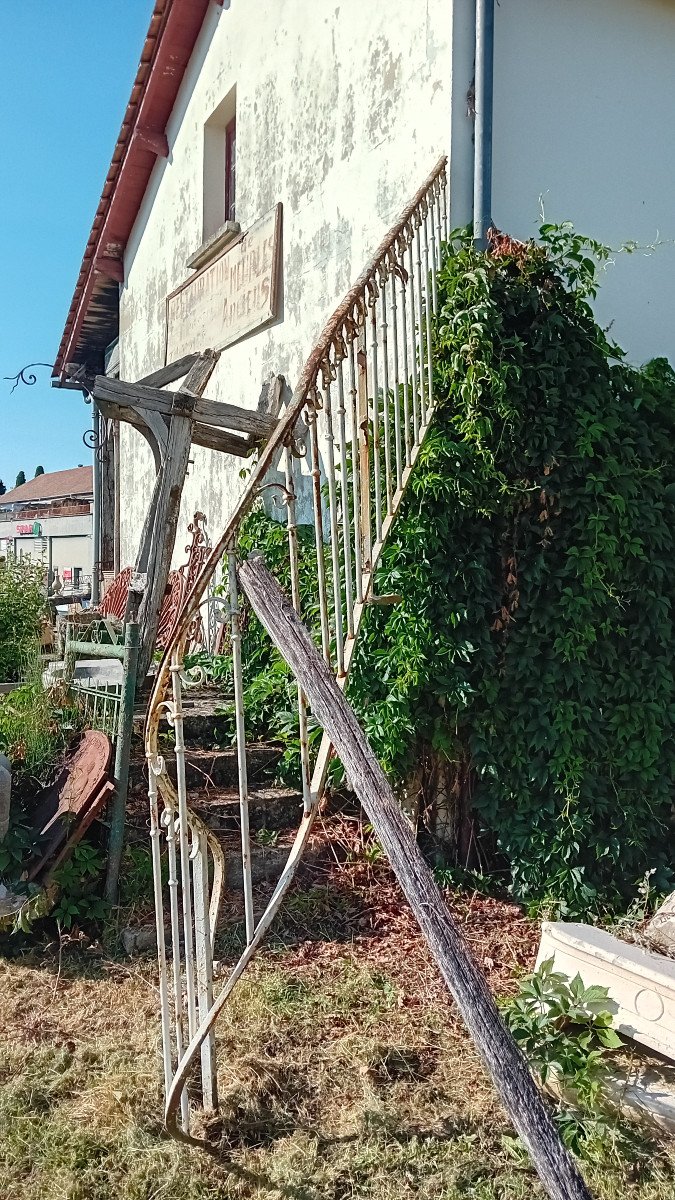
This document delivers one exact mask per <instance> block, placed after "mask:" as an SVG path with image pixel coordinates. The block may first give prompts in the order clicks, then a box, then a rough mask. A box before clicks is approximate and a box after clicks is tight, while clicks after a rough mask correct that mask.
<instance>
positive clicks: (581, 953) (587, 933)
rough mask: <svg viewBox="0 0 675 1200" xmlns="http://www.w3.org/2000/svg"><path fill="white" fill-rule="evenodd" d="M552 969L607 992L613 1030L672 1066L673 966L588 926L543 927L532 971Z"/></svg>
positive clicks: (674, 1020) (674, 1030) (674, 1053)
mask: <svg viewBox="0 0 675 1200" xmlns="http://www.w3.org/2000/svg"><path fill="white" fill-rule="evenodd" d="M548 958H553V959H554V961H555V969H556V970H557V971H562V972H564V974H565V975H568V976H569V977H570V978H572V977H573V976H574V975H576V974H577V973H578V974H579V975H580V976H581V978H582V980H583V982H584V984H585V985H586V987H588V986H589V985H590V984H599V985H600V986H601V987H606V988H607V989H608V991H609V996H610V1000H611V1004H609V1005H608V1007H609V1009H610V1011H611V1012H612V1013H613V1016H614V1026H615V1028H616V1029H617V1030H618V1031H619V1033H622V1034H624V1035H625V1036H626V1037H630V1038H633V1039H634V1040H635V1041H636V1042H641V1043H642V1044H643V1045H645V1046H649V1047H650V1049H652V1050H656V1051H657V1052H658V1053H659V1054H663V1055H664V1056H665V1057H666V1058H668V1059H670V1060H671V1061H675V961H673V960H672V959H669V958H664V956H663V955H662V954H654V953H652V952H650V951H649V950H643V949H642V947H641V946H633V945H629V944H628V943H626V942H621V941H619V939H618V938H615V937H613V936H612V935H611V934H609V933H606V932H605V931H604V930H602V929H596V928H595V927H594V926H593V925H581V924H566V923H565V922H563V921H545V922H544V924H543V927H542V935H541V943H540V946H539V953H538V955H537V966H540V965H541V963H542V962H544V961H545V960H546V959H548Z"/></svg>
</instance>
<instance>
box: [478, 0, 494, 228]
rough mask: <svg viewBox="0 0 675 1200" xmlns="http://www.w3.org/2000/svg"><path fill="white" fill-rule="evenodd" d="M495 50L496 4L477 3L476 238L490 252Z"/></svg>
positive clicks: (483, 0)
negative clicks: (488, 239) (489, 230)
mask: <svg viewBox="0 0 675 1200" xmlns="http://www.w3.org/2000/svg"><path fill="white" fill-rule="evenodd" d="M494 49H495V4H494V0H476V84H475V88H476V101H475V104H476V123H475V129H474V173H473V238H474V244H475V246H476V248H477V249H478V250H486V249H487V232H488V229H489V228H490V226H491V224H492V111H493V94H494V86H493V78H494Z"/></svg>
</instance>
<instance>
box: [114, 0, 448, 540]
mask: <svg viewBox="0 0 675 1200" xmlns="http://www.w3.org/2000/svg"><path fill="white" fill-rule="evenodd" d="M426 10H427V12H426V14H425V13H424V10H422V19H421V20H420V12H419V6H417V5H410V4H409V3H407V2H406V3H403V0H391V2H390V3H389V4H387V5H386V6H385V5H364V4H363V3H362V0H342V2H341V3H340V4H336V5H334V6H333V7H331V8H326V7H325V6H324V5H319V4H316V2H315V0H294V3H293V4H285V5H279V4H278V3H276V2H275V0H246V3H243V2H242V0H236V2H235V3H233V4H232V5H231V6H230V7H229V8H227V9H219V10H218V12H217V14H216V13H215V10H214V12H212V14H211V16H210V18H209V19H208V20H207V22H206V23H205V27H204V30H203V33H202V38H201V41H200V43H199V44H198V46H197V47H196V50H195V54H194V55H193V60H192V63H191V66H190V68H189V69H188V73H187V75H186V78H185V80H184V83H183V88H182V90H181V93H180V94H179V98H178V101H177V104H176V107H175V110H174V114H173V116H172V118H171V121H170V122H169V128H168V130H167V136H168V139H169V145H170V156H169V158H168V160H163V161H162V162H158V164H157V166H156V168H155V172H154V174H153V178H152V179H151V183H150V187H149V189H148V194H147V196H146V200H145V202H144V205H143V208H142V211H141V213H140V215H139V219H138V221H137V223H136V227H135V229H134V231H133V234H132V237H131V239H130V243H129V246H128V248H127V255H126V258H125V267H126V271H127V278H126V283H125V286H124V288H123V290H122V296H121V314H120V329H121V333H120V358H121V374H122V377H123V378H127V379H138V378H139V377H141V376H142V375H144V374H147V373H148V372H150V371H152V370H154V369H155V368H156V367H158V366H160V365H161V364H162V363H163V361H164V345H165V336H166V328H165V300H166V295H167V293H169V292H171V291H173V290H174V289H175V288H176V287H177V286H179V285H180V284H181V283H183V282H184V281H185V279H186V278H188V276H189V274H190V272H189V271H188V269H187V266H186V262H187V259H188V258H189V257H190V255H191V254H193V253H194V251H195V250H197V248H198V247H199V245H200V242H201V230H202V186H203V183H202V181H203V169H204V164H203V153H204V137H203V127H204V124H205V122H206V121H207V120H208V118H209V117H210V116H211V114H212V113H213V112H214V111H215V109H216V108H217V107H218V105H219V104H220V103H221V101H222V100H223V98H224V97H225V96H226V95H227V94H228V93H229V92H230V90H231V89H232V88H233V87H235V86H236V89H237V206H236V207H237V212H236V216H237V220H238V221H239V222H240V223H241V225H242V228H244V229H246V228H247V227H249V226H250V225H252V224H253V223H254V222H255V221H256V220H257V219H258V218H259V217H260V216H261V215H262V214H263V213H265V212H267V211H269V209H270V208H271V207H272V206H273V205H274V204H276V203H277V202H278V201H281V202H282V203H283V206H284V216H283V234H282V243H283V256H282V257H283V266H282V273H281V274H282V278H281V315H280V318H279V320H278V321H277V322H276V323H275V324H273V325H272V326H270V327H269V328H267V329H265V330H262V331H260V332H258V333H254V334H252V335H251V336H249V337H248V338H246V339H244V340H243V341H242V342H240V343H238V344H237V345H235V346H231V347H229V348H228V349H227V350H225V351H224V352H223V355H222V357H221V360H220V362H219V364H218V367H217V368H216V371H215V372H214V375H213V377H212V380H211V382H210V383H209V387H208V395H209V396H210V397H213V398H214V399H223V400H225V399H227V400H228V401H231V402H233V403H236V404H241V405H245V406H248V407H254V406H255V405H256V404H257V402H258V398H259V395H260V391H261V386H262V383H263V381H264V380H265V379H267V378H268V377H269V375H270V373H275V374H277V373H280V374H283V375H284V376H285V377H286V379H287V381H288V384H289V385H290V387H291V388H292V387H293V386H294V384H295V382H296V380H297V378H298V375H299V373H300V371H301V369H302V365H303V363H304V361H305V359H306V357H307V356H308V354H309V353H310V351H311V350H312V347H313V344H314V341H315V340H316V337H317V335H318V333H319V332H320V330H321V328H322V327H323V325H324V323H325V321H326V320H327V318H328V316H329V315H330V313H331V311H332V310H333V308H334V307H335V305H336V304H337V303H338V302H339V301H340V300H341V299H342V296H343V295H344V293H345V292H346V291H347V290H348V288H349V287H350V286H351V284H352V283H353V282H354V279H355V278H356V276H357V275H358V274H359V272H360V271H361V270H362V268H363V266H364V265H365V263H366V261H367V260H368V258H369V257H370V255H371V254H372V253H373V251H374V250H375V248H376V247H377V245H378V243H379V242H380V240H381V238H382V237H383V235H384V233H385V232H386V230H387V228H388V227H389V226H390V225H391V224H392V222H393V220H394V219H395V218H396V216H397V214H398V212H399V211H400V209H401V208H402V207H403V206H404V205H405V204H406V203H407V201H408V200H409V199H410V197H411V196H412V195H413V193H414V192H415V190H416V189H417V187H418V186H419V184H420V183H421V182H422V180H423V179H424V178H425V176H426V175H427V174H428V172H429V171H430V170H431V169H432V167H433V165H434V163H435V162H436V160H437V159H438V157H439V156H440V155H441V154H443V153H446V152H447V151H448V149H449V137H450V126H449V119H448V113H449V106H450V101H449V97H450V81H451V60H450V53H451V51H450V33H451V30H450V22H449V21H448V19H447V2H446V0H427V4H426ZM429 19H431V23H432V25H433V26H434V28H435V29H436V31H437V32H436V34H435V36H434V38H433V39H432V40H433V49H432V51H430V39H429ZM432 52H433V64H432V61H431V57H430V55H431V53H432ZM420 111H423V112H424V122H423V127H422V128H420V127H419V126H420V122H419V113H420ZM201 348H202V349H206V347H201ZM121 451H122V453H121V459H122V480H121V485H122V491H123V495H122V513H123V524H122V531H121V532H122V557H123V561H124V562H125V563H128V562H129V563H130V562H132V561H133V558H134V556H135V552H136V548H137V544H138V539H139V537H140V532H141V529H142V525H143V519H144V515H145V508H146V505H147V503H148V499H149V496H150V493H151V489H152V481H153V474H154V468H153V465H152V460H151V456H150V453H149V450H148V448H147V445H146V443H145V442H144V440H143V439H142V438H141V437H140V435H139V434H137V433H136V432H135V431H134V430H133V429H131V428H129V427H124V428H123V430H122V443H121ZM191 459H192V462H191V465H190V469H189V476H188V480H187V483H186V487H185V492H184V497H183V505H182V509H181V520H180V525H179V529H181V530H185V529H186V527H187V523H188V521H189V519H190V517H191V514H192V513H193V512H194V511H195V510H196V509H201V510H202V511H203V512H205V513H206V514H207V516H208V520H209V529H210V530H211V532H212V533H214V534H215V533H217V531H218V530H219V529H220V528H221V526H222V525H223V524H224V522H225V520H226V518H227V515H228V513H229V512H230V511H231V509H232V507H233V505H234V504H235V503H236V500H237V499H238V497H239V495H240V493H241V490H242V487H243V486H244V485H243V482H242V480H241V479H240V470H241V467H242V465H243V464H242V460H240V459H238V460H232V459H227V458H225V457H224V456H222V455H217V454H215V453H213V452H211V451H208V450H204V449H202V448H199V447H193V449H192V452H191ZM183 540H184V539H183V537H182V534H181V535H180V536H179V538H178V540H177V551H176V554H175V558H174V562H179V561H181V560H182V558H183V556H184V554H183Z"/></svg>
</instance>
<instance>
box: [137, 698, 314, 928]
mask: <svg viewBox="0 0 675 1200" xmlns="http://www.w3.org/2000/svg"><path fill="white" fill-rule="evenodd" d="M223 702H224V698H223V696H222V695H220V694H218V693H215V692H214V691H212V690H208V691H200V692H195V694H194V695H191V696H189V698H188V696H186V698H185V702H184V711H185V717H184V729H185V743H186V751H185V778H186V783H187V786H188V788H189V790H190V807H191V808H192V811H193V812H194V813H195V814H196V815H197V816H198V817H199V818H200V819H201V820H202V821H203V822H204V824H205V825H207V826H208V828H209V829H210V830H211V831H212V832H213V833H214V834H215V835H216V837H217V839H218V841H219V842H220V844H221V846H222V847H223V850H224V852H225V857H226V863H227V868H226V876H225V886H226V888H227V889H228V890H231V891H240V890H241V887H242V882H243V876H242V864H241V813H240V801H239V773H238V761H237V751H236V748H235V747H233V746H226V745H223V744H221V745H218V743H219V742H221V743H224V742H225V740H226V739H227V736H228V730H229V722H228V718H227V717H226V716H224V715H223V714H222V713H219V712H218V709H219V707H222V705H223ZM142 727H143V712H142V711H141V710H139V712H138V713H137V715H136V718H135V721H134V732H135V735H136V736H135V739H134V746H133V750H132V756H131V762H130V767H129V791H130V794H131V795H133V796H135V797H138V798H139V802H140V803H141V804H144V803H147V793H148V768H147V763H146V760H145V756H144V753H143V743H142ZM282 753H283V750H282V747H281V746H279V745H278V744H272V743H249V744H248V745H247V747H246V763H247V775H248V787H249V793H248V816H249V827H250V831H251V874H252V879H253V883H270V884H274V883H276V881H277V879H278V878H279V876H280V875H281V872H282V870H283V867H284V864H285V862H286V860H287V858H288V853H289V848H290V846H291V845H292V842H293V839H294V838H295V834H296V831H297V828H298V824H299V822H300V819H301V817H302V792H301V791H300V790H299V789H297V788H293V787H287V786H285V785H284V784H282V783H280V782H279V781H278V779H277V768H278V765H279V761H280V759H281V756H282ZM164 761H165V763H166V770H167V774H168V776H169V778H170V779H171V781H172V782H173V783H174V784H175V783H176V754H175V752H174V751H173V749H169V748H167V749H166V751H165V753H164ZM309 857H310V858H311V851H310V855H309ZM123 940H124V943H125V947H126V948H127V950H129V951H139V950H150V949H151V950H154V949H155V948H156V942H155V933H154V927H152V926H149V925H148V926H143V927H140V928H139V929H137V930H132V931H125V936H124V938H123Z"/></svg>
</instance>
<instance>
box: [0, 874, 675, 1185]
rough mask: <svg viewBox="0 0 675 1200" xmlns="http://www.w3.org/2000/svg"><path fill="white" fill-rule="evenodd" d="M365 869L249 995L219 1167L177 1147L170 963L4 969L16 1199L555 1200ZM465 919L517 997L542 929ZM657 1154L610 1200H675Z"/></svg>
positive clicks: (460, 908) (224, 1059)
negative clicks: (163, 1055) (169, 1043)
mask: <svg viewBox="0 0 675 1200" xmlns="http://www.w3.org/2000/svg"><path fill="white" fill-rule="evenodd" d="M366 874H367V876H368V886H367V887H356V886H355V883H354V879H353V878H352V879H349V878H348V877H347V876H344V877H343V881H342V883H339V884H337V885H334V884H331V885H330V886H328V885H327V884H326V885H322V884H321V883H317V880H316V878H315V879H313V880H307V879H305V881H304V883H303V885H302V887H301V888H300V889H299V890H298V891H296V893H295V894H294V896H293V897H292V898H291V900H290V903H289V905H288V906H287V911H286V915H285V916H284V918H283V920H282V923H281V925H280V927H279V929H278V930H277V934H276V937H275V940H274V942H273V943H272V944H271V946H270V947H268V948H267V949H266V950H265V951H264V952H263V953H262V954H261V956H260V957H259V959H258V960H257V962H256V964H255V965H254V968H253V970H252V972H250V973H249V974H248V975H247V976H246V978H245V980H244V982H243V983H242V985H241V986H240V988H239V990H238V991H236V992H235V996H234V999H233V1003H232V1005H231V1007H229V1008H228V1009H227V1010H226V1012H225V1014H224V1016H223V1017H222V1018H221V1022H220V1025H219V1040H218V1066H219V1088H220V1094H221V1099H222V1113H221V1118H222V1119H221V1121H220V1123H219V1125H218V1127H217V1128H211V1130H210V1131H209V1133H210V1136H211V1138H212V1139H214V1140H215V1141H217V1144H218V1151H217V1153H216V1154H215V1155H213V1156H209V1155H206V1154H202V1153H200V1152H198V1151H193V1150H191V1149H188V1148H183V1147H181V1146H179V1145H177V1144H176V1143H174V1142H171V1141H170V1140H168V1139H167V1138H166V1136H165V1135H164V1134H163V1132H162V1116H161V1093H160V1058H159V1041H158V1039H159V1025H158V1019H157V992H156V971H155V967H154V964H153V963H152V961H151V960H150V959H147V960H135V961H131V960H123V959H122V958H115V957H112V956H108V955H107V954H105V953H96V952H93V953H92V952H91V951H90V950H86V949H84V950H83V949H80V948H67V949H65V950H64V952H63V955H62V961H61V963H60V964H59V961H58V955H57V953H56V951H55V948H51V949H47V950H43V951H41V952H40V953H39V954H38V953H37V952H34V953H33V954H32V956H30V957H25V958H19V959H13V960H10V959H4V960H1V961H0V1180H1V1181H2V1183H1V1193H0V1194H1V1195H2V1198H3V1200H111V1198H115V1200H202V1198H203V1200H206V1197H209V1198H210V1200H216V1198H222V1200H230V1198H232V1200H234V1198H235V1197H251V1198H254V1197H255V1198H256V1200H257V1198H262V1197H266V1198H270V1197H271V1198H277V1197H279V1198H282V1197H283V1198H286V1197H288V1198H289V1200H358V1198H360V1197H364V1198H365V1197H369V1198H370V1197H372V1198H373V1200H394V1198H396V1200H406V1198H408V1197H410V1198H412V1197H419V1198H422V1200H427V1198H428V1200H432V1198H433V1200H460V1198H469V1197H472V1198H473V1200H497V1198H499V1200H534V1198H536V1197H540V1196H542V1195H543V1192H542V1191H541V1190H540V1188H539V1186H538V1184H537V1181H536V1177H535V1176H534V1174H533V1172H532V1170H531V1168H530V1167H529V1164H528V1162H527V1159H526V1158H525V1157H524V1156H523V1154H522V1152H521V1150H520V1148H519V1146H518V1144H517V1143H516V1142H515V1140H514V1138H513V1134H512V1131H511V1129H510V1127H509V1124H508V1121H507V1120H506V1119H505V1118H504V1115H503V1113H502V1111H501V1109H500V1106H499V1104H498V1102H497V1100H496V1098H495V1096H494V1094H493V1091H492V1088H491V1086H490V1084H489V1082H488V1080H487V1079H486V1077H485V1075H484V1073H483V1070H482V1068H481V1066H480V1064H479V1062H478V1060H477V1058H476V1055H475V1053H474V1051H473V1048H472V1045H471V1042H470V1040H469V1039H468V1037H467V1035H466V1034H465V1033H464V1030H463V1027H462V1025H461V1023H460V1021H459V1019H458V1017H457V1014H456V1011H455V1009H454V1007H453V1005H452V1002H451V1001H449V999H447V998H446V994H445V992H444V989H443V986H442V984H441V982H440V980H439V979H438V977H437V976H436V973H435V971H434V968H433V966H432V965H431V963H430V962H429V960H428V958H427V956H426V952H425V949H424V947H423V945H422V944H421V941H420V939H419V937H418V935H417V933H416V930H415V926H414V923H413V922H412V919H411V918H410V916H409V914H408V912H407V910H406V908H405V906H404V904H403V902H402V901H401V900H400V899H399V895H398V892H397V890H396V888H395V886H394V885H393V883H392V882H391V880H390V878H389V876H388V874H387V872H386V869H385V868H384V867H378V868H377V870H376V871H375V873H372V872H370V871H369V870H368V871H367V872H366ZM451 904H452V907H453V910H454V911H455V912H456V915H457V916H458V919H459V920H460V921H461V922H462V924H463V925H464V928H465V930H466V932H467V936H468V937H469V940H470V941H471V942H472V943H473V945H474V949H475V952H476V954H477V956H478V958H479V959H480V960H481V961H482V963H483V965H484V967H485V969H486V970H487V973H488V977H489V978H490V980H491V984H492V986H493V988H494V990H495V991H497V992H498V993H499V992H501V993H502V994H503V993H504V992H505V991H506V990H508V989H509V988H510V987H511V988H512V987H513V980H514V977H515V976H516V975H517V973H518V972H519V971H522V969H524V968H526V967H527V966H528V965H529V962H530V961H531V956H532V953H533V950H534V947H535V945H536V938H537V931H536V926H535V925H534V923H532V922H529V921H527V919H526V918H524V917H522V916H520V914H519V913H518V911H517V910H516V909H514V908H512V907H511V906H509V905H505V904H501V903H500V902H499V901H483V900H479V899H478V898H477V897H471V896H461V897H460V896H458V897H454V898H452V899H451ZM224 953H227V948H225V951H224ZM636 1158H637V1161H633V1162H627V1161H625V1160H622V1159H621V1158H620V1157H619V1156H618V1153H617V1154H613V1153H609V1154H608V1155H606V1156H605V1160H604V1161H602V1162H599V1163H596V1164H592V1165H589V1164H584V1171H585V1173H586V1176H587V1178H588V1180H589V1183H590V1185H591V1187H592V1189H593V1191H594V1194H595V1195H596V1196H597V1197H601V1198H603V1200H615V1198H616V1197H619V1196H620V1197H622V1200H666V1198H667V1200H672V1197H673V1195H674V1194H675V1154H673V1153H671V1152H669V1151H668V1150H666V1149H659V1148H656V1147H654V1148H653V1149H652V1150H651V1151H650V1152H649V1153H644V1152H642V1153H640V1154H638V1155H637V1156H636Z"/></svg>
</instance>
